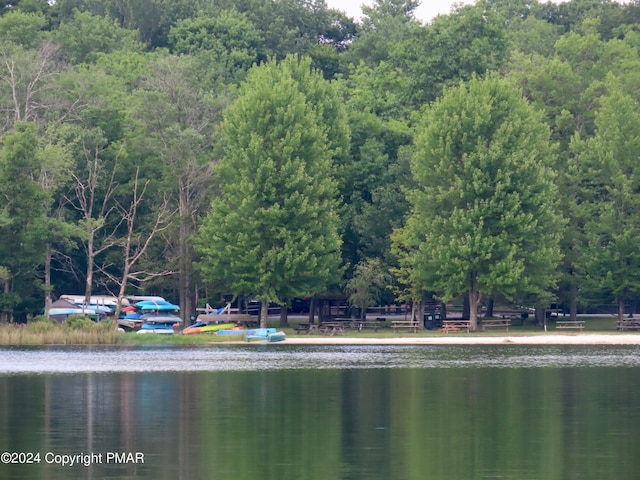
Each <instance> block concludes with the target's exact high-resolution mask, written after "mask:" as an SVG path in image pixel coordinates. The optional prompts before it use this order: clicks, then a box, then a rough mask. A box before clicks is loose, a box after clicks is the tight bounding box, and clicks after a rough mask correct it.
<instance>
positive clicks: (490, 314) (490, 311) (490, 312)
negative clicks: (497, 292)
mask: <svg viewBox="0 0 640 480" xmlns="http://www.w3.org/2000/svg"><path fill="white" fill-rule="evenodd" d="M485 316H486V317H487V318H491V317H493V297H491V298H490V299H489V300H487V314H486V315H485Z"/></svg>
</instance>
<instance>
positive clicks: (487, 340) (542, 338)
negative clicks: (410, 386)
mask: <svg viewBox="0 0 640 480" xmlns="http://www.w3.org/2000/svg"><path fill="white" fill-rule="evenodd" d="M260 343H262V342H260ZM278 344H286V345H508V344H517V345H640V334H619V335H606V334H590V333H577V334H574V335H556V334H548V335H545V334H540V335H530V336H519V335H514V336H508V335H505V336H501V337H479V336H478V337H476V336H467V335H458V334H452V335H451V336H447V337H442V336H440V337H400V336H399V337H397V338H357V337H340V336H335V337H319V336H310V335H300V336H293V337H292V336H288V337H287V338H286V340H283V341H282V342H278Z"/></svg>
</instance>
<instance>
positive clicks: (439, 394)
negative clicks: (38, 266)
mask: <svg viewBox="0 0 640 480" xmlns="http://www.w3.org/2000/svg"><path fill="white" fill-rule="evenodd" d="M256 347H257V348H256ZM638 353H639V350H638V348H637V347H618V346H607V347H580V346H554V347H539V346H517V347H513V348H512V347H511V346H509V347H507V348H505V347H503V346H482V347H479V348H469V347H442V346H429V347H425V346H421V347H417V348H416V347H405V346H402V347H380V346H376V347H364V346H357V347H344V346H342V347H335V348H334V347H330V348H329V347H318V348H315V347H314V348H310V347H304V348H299V347H293V348H289V347H287V348H268V346H255V345H252V346H238V347H235V346H234V347H229V348H228V347H222V348H221V347H220V346H215V347H214V348H121V349H113V348H92V349H86V348H84V349H83V348H47V349H41V348H30V349H3V350H2V351H0V365H1V368H2V371H4V372H5V374H3V375H0V451H22V452H40V453H41V454H44V453H46V452H53V453H57V454H77V453H81V452H84V453H96V454H100V453H101V454H104V455H106V453H107V452H125V453H127V452H142V453H143V454H144V459H145V462H144V463H137V464H131V463H130V464H114V463H110V464H107V463H105V462H102V463H95V464H92V465H90V466H84V465H80V466H74V467H62V466H60V465H56V464H51V463H47V462H40V463H38V464H34V465H0V478H2V479H52V480H57V479H68V478H149V479H175V478H182V479H202V478H215V479H217V480H219V479H222V480H227V479H228V480H254V479H273V480H275V479H277V480H280V479H296V480H298V479H301V480H307V479H310V480H311V479H314V480H336V479H342V480H352V479H353V480H355V479H358V480H361V479H362V480H382V479H385V480H386V479H394V480H414V479H415V480H418V479H420V480H422V479H425V478H429V479H430V480H451V479H455V480H465V479H479V478H496V477H499V478H504V479H513V480H522V479H545V480H567V479H580V480H583V479H586V480H592V479H593V480H596V479H597V480H601V479H603V478H616V479H621V480H627V479H628V480H631V479H635V478H636V475H637V473H636V472H637V470H638V468H639V467H640V459H639V458H638V455H637V454H636V452H635V440H636V437H637V432H638V431H640V430H639V429H640V409H638V408H637V405H638V404H639V402H640V388H639V387H638V385H637V382H636V379H637V377H638V374H639V373H640V365H638V356H639V355H638ZM7 358H12V359H13V361H19V362H20V363H25V362H31V364H30V365H29V366H28V368H31V369H33V368H34V367H36V366H43V367H44V370H29V371H36V372H38V374H31V373H21V372H23V371H21V370H19V369H17V367H15V366H12V365H8V364H7ZM47 359H48V360H49V361H47ZM138 363H142V364H143V367H144V368H143V370H137V368H139V367H140V366H139V365H137V364H138ZM77 364H79V365H77ZM272 364H273V365H272ZM93 365H98V366H100V369H99V370H97V371H89V368H90V367H91V366H93ZM177 365H182V366H183V367H185V371H177V370H176V369H177ZM187 366H189V368H186V367H187ZM23 368H24V367H23ZM118 369H120V370H118ZM46 372H56V373H55V374H54V373H46Z"/></svg>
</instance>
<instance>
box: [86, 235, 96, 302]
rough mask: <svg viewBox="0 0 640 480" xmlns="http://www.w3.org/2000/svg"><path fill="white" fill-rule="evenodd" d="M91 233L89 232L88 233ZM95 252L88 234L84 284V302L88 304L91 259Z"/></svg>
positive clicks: (91, 267)
mask: <svg viewBox="0 0 640 480" xmlns="http://www.w3.org/2000/svg"><path fill="white" fill-rule="evenodd" d="M90 235H91V234H90ZM94 256H95V254H94V253H93V237H92V236H90V237H89V240H87V278H86V283H85V286H84V303H85V305H89V304H90V303H91V288H92V285H93V259H94Z"/></svg>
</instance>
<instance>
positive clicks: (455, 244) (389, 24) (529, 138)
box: [0, 0, 640, 321]
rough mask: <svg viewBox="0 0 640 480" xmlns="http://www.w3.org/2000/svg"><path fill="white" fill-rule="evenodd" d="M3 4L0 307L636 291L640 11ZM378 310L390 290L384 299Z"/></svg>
mask: <svg viewBox="0 0 640 480" xmlns="http://www.w3.org/2000/svg"><path fill="white" fill-rule="evenodd" d="M417 6H418V2H417V1H413V0H376V1H375V2H374V4H373V6H372V7H364V8H363V11H364V16H363V17H362V19H361V20H359V21H355V20H354V19H351V18H348V17H346V16H345V15H344V14H343V13H342V12H340V11H336V10H331V9H328V8H327V6H326V5H325V3H324V1H323V0H276V1H272V0H234V1H233V2H231V1H228V0H171V1H168V0H141V1H132V0H56V1H55V2H53V1H52V2H48V1H47V0H14V1H12V2H0V8H2V11H1V15H0V80H1V81H0V108H1V112H2V116H1V117H0V119H1V120H2V133H1V138H2V140H1V149H0V191H1V192H2V196H1V197H0V207H1V208H0V238H2V241H1V242H0V284H1V285H2V289H1V293H0V315H1V319H2V320H3V321H11V320H12V321H24V320H25V319H27V318H28V316H30V315H35V314H37V313H39V312H40V311H42V308H43V306H44V305H45V304H48V303H49V302H50V301H51V298H57V296H59V295H60V294H62V293H83V294H85V295H87V296H89V295H91V294H112V295H119V296H123V295H126V294H160V295H163V296H165V297H167V298H170V299H172V300H173V301H177V302H179V303H180V305H181V306H182V310H183V314H184V315H185V317H186V318H188V316H189V315H190V314H192V313H194V311H195V308H196V306H197V305H198V304H203V303H206V302H209V303H211V304H216V303H218V302H219V301H220V299H221V298H222V297H223V296H225V295H226V296H227V298H229V296H233V297H248V298H258V299H259V300H260V301H261V302H262V303H263V304H264V305H266V304H268V303H269V302H276V303H281V304H283V303H287V302H290V301H291V300H292V299H294V298H299V297H308V296H312V295H315V294H323V293H327V292H345V293H346V294H348V295H350V298H351V300H352V302H353V304H354V305H356V306H364V305H367V304H370V303H371V302H375V301H380V302H387V303H388V302H392V301H396V300H398V301H406V300H410V301H413V302H416V303H418V304H419V303H420V302H422V301H424V300H425V299H428V298H436V299H439V300H444V301H449V300H452V299H454V298H461V297H464V298H466V299H467V301H468V302H467V303H468V305H469V306H470V308H471V315H472V317H473V316H474V313H473V312H475V311H477V308H478V307H479V306H480V305H482V304H483V303H484V302H493V301H499V302H503V301H504V302H510V303H513V304H514V305H522V306H528V307H536V306H538V307H539V306H546V305H549V304H550V303H561V304H563V305H564V306H565V308H567V309H568V310H569V311H570V313H571V314H575V313H576V312H577V311H578V310H579V309H588V308H597V307H600V306H602V305H613V306H615V308H617V311H618V312H619V314H620V315H622V314H623V313H624V312H625V308H627V309H628V308H634V306H635V303H636V298H637V297H638V294H639V293H640V249H639V248H638V238H640V195H638V191H639V190H640V161H639V160H640V159H639V155H640V108H639V104H638V101H639V100H640V81H639V80H640V54H639V49H640V2H638V1H631V2H627V3H624V4H621V3H617V2H612V1H607V0H574V1H570V2H566V3H560V4H556V3H553V2H549V3H538V2H536V1H528V0H493V1H492V0H478V1H477V2H476V3H475V4H474V5H467V6H458V7H457V8H456V9H454V10H453V11H452V12H451V13H450V14H449V15H442V16H438V17H436V18H434V19H433V20H432V21H430V22H429V23H427V24H423V23H421V22H419V21H418V20H416V19H415V18H414V16H413V12H414V11H415V8H416V7H417ZM376 295H377V296H378V298H376Z"/></svg>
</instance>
